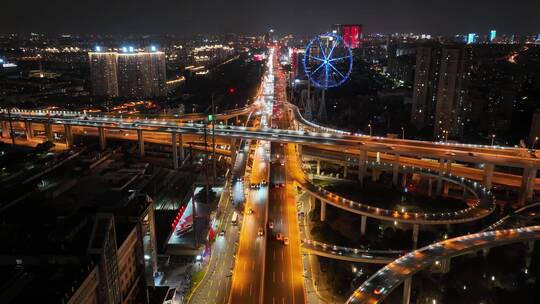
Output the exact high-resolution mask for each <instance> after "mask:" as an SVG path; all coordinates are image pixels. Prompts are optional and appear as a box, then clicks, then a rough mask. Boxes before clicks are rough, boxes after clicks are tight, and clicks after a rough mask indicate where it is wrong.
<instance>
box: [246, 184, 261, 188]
mask: <svg viewBox="0 0 540 304" xmlns="http://www.w3.org/2000/svg"><path fill="white" fill-rule="evenodd" d="M260 187H261V186H260V184H259V183H251V184H250V185H249V188H251V189H259V188H260Z"/></svg>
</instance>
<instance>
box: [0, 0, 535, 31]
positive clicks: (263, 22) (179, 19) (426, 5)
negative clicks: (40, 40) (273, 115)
mask: <svg viewBox="0 0 540 304" xmlns="http://www.w3.org/2000/svg"><path fill="white" fill-rule="evenodd" d="M1 6H2V8H1V9H0V11H2V13H1V17H0V32H1V33H8V32H17V33H27V32H30V31H33V32H42V33H75V34H77V33H78V34H87V33H101V34H107V33H111V34H119V33H135V34H165V33H173V34H186V35H189V34H195V33H201V34H223V33H225V32H227V31H232V32H236V33H240V34H253V33H261V32H263V31H265V30H267V29H269V28H275V29H276V32H277V33H280V34H283V33H294V34H311V33H315V32H320V31H325V30H328V29H329V25H330V24H332V23H362V24H364V25H365V31H366V32H368V33H375V32H381V33H390V32H398V31H399V32H416V33H422V32H424V33H430V34H456V33H468V32H476V33H479V34H480V33H487V32H488V31H489V29H491V28H494V29H497V30H498V32H499V33H522V34H533V33H539V32H540V18H539V17H538V16H539V13H540V1H539V0H505V1H501V0H491V1H490V0H453V1H452V0H311V1H307V0H288V1H284V0H266V1H258V0H211V1H203V0H174V1H173V0H107V1H106V0H93V1H86V0H26V1H22V0H4V1H2V5H1Z"/></svg>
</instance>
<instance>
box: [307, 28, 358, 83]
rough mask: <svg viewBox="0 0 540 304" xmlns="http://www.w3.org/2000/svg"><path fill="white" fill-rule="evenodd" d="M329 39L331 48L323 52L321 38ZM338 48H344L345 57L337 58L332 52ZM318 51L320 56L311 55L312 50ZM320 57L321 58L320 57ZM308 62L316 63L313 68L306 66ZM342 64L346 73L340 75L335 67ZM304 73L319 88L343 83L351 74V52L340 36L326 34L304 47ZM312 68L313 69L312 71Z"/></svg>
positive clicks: (340, 72)
mask: <svg viewBox="0 0 540 304" xmlns="http://www.w3.org/2000/svg"><path fill="white" fill-rule="evenodd" d="M323 36H324V37H329V38H330V40H331V41H332V47H331V48H330V49H329V50H328V49H327V50H326V51H327V52H325V48H324V47H323V46H322V44H321V37H323ZM336 47H338V48H345V52H346V55H345V56H341V57H337V56H338V55H336V54H335V53H334V50H335V49H336ZM314 48H315V49H317V48H318V49H319V50H320V52H321V54H315V55H312V50H313V49H314ZM321 55H322V57H321ZM308 61H311V62H313V61H315V62H318V63H317V64H316V65H315V66H314V67H312V66H309V65H308ZM340 62H342V63H344V64H346V66H347V71H346V72H344V73H342V71H340V70H339V69H338V68H337V67H336V66H337V64H338V63H340ZM303 63H304V71H305V73H306V75H307V76H308V78H309V80H310V81H311V83H313V85H315V86H316V87H319V88H325V89H326V88H332V87H338V86H340V85H342V84H343V83H345V81H347V79H349V76H350V75H351V72H352V64H353V57H352V50H351V48H350V47H349V46H348V45H347V44H346V43H345V42H344V41H343V38H341V37H340V36H338V35H336V34H333V33H327V34H324V35H319V36H317V37H315V38H314V39H312V40H311V41H310V42H309V43H308V45H307V46H306V52H305V53H304V59H303ZM312 68H313V69H312Z"/></svg>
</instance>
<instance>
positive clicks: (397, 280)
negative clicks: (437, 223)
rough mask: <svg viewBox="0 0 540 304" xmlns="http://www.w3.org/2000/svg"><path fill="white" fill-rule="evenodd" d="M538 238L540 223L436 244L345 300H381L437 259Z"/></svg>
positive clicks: (352, 303)
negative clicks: (539, 224)
mask: <svg viewBox="0 0 540 304" xmlns="http://www.w3.org/2000/svg"><path fill="white" fill-rule="evenodd" d="M538 239H540V226H532V227H525V228H515V229H507V230H495V231H486V232H480V233H476V234H470V235H464V236H460V237H457V238H453V239H448V240H445V241H442V242H438V243H434V244H431V245H429V246H426V247H423V248H421V249H418V250H415V251H412V252H410V253H408V254H406V255H404V256H402V257H400V258H398V259H396V260H395V261H393V262H391V263H390V264H388V265H386V266H385V267H383V268H382V269H380V270H379V271H378V272H376V273H375V274H374V275H373V276H371V277H370V278H369V279H368V280H366V281H365V282H364V283H363V284H362V285H361V286H360V287H358V288H357V289H356V290H355V291H354V292H353V294H352V295H351V296H350V297H349V299H348V300H347V302H346V303H349V304H368V303H369V304H373V303H381V302H382V301H384V299H385V298H386V297H387V296H388V295H389V294H390V293H391V292H392V291H393V290H394V289H396V288H397V287H398V286H399V285H401V283H403V282H405V281H406V280H408V279H410V278H411V277H412V276H413V275H414V274H415V273H417V272H419V271H421V270H423V269H426V268H428V267H430V266H431V265H433V264H435V262H436V261H440V260H443V259H450V258H452V257H456V256H459V255H463V254H467V253H473V252H477V251H480V250H482V249H485V248H491V247H496V246H503V245H507V244H512V243H518V242H529V241H536V240H538ZM409 284H410V283H409ZM409 291H410V286H409Z"/></svg>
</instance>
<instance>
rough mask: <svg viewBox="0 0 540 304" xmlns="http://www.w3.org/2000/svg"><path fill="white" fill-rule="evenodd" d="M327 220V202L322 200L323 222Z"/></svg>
mask: <svg viewBox="0 0 540 304" xmlns="http://www.w3.org/2000/svg"><path fill="white" fill-rule="evenodd" d="M325 219H326V202H324V201H323V200H321V222H324V220H325Z"/></svg>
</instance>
